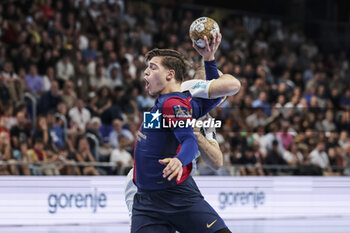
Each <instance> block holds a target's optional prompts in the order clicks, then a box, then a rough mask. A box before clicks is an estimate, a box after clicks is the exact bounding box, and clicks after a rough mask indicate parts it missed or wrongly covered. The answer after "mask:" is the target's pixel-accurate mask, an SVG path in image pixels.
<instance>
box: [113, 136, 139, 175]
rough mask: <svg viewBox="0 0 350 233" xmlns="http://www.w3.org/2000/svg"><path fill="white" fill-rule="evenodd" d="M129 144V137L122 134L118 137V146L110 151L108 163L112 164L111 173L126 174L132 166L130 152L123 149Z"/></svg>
mask: <svg viewBox="0 0 350 233" xmlns="http://www.w3.org/2000/svg"><path fill="white" fill-rule="evenodd" d="M128 144H129V139H128V138H127V137H126V136H124V135H122V134H121V135H119V137H118V148H115V149H114V150H113V151H112V154H111V157H110V160H109V161H110V163H111V164H112V165H114V167H112V169H113V171H112V173H113V174H115V175H126V174H128V172H129V170H130V169H131V168H132V166H133V159H132V156H131V154H130V153H129V152H128V151H126V150H125V147H126V146H127V145H128Z"/></svg>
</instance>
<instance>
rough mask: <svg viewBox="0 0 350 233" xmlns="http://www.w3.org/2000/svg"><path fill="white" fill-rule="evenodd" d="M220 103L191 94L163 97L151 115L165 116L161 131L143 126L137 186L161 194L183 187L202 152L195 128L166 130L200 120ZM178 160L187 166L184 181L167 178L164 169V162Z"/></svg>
mask: <svg viewBox="0 0 350 233" xmlns="http://www.w3.org/2000/svg"><path fill="white" fill-rule="evenodd" d="M220 100H221V98H219V99H213V100H211V99H201V98H192V96H191V94H190V92H173V93H169V94H165V95H161V96H159V97H158V98H157V99H156V101H155V105H154V106H153V108H152V110H151V111H150V112H151V113H159V114H161V127H160V128H158V129H148V128H146V127H145V126H144V124H142V125H141V128H140V130H139V133H138V136H137V142H136V145H135V151H134V159H135V169H134V182H135V184H136V186H137V187H138V188H141V189H145V190H159V189H164V188H167V187H171V186H174V185H176V184H179V183H182V182H183V181H184V180H186V179H187V178H188V176H189V175H190V174H191V171H192V160H193V158H194V156H195V154H196V153H197V151H198V146H197V141H196V139H195V137H194V135H193V129H192V127H182V128H179V127H176V126H173V127H167V128H165V127H163V122H164V123H165V124H166V125H168V126H171V124H176V122H180V121H184V120H187V119H189V120H191V119H192V116H193V118H196V119H198V118H199V117H201V116H203V115H205V114H206V113H207V112H209V111H210V110H211V109H212V108H214V107H215V106H216V105H217V104H218V103H219V102H220ZM171 157H177V158H178V159H179V160H180V161H181V162H182V164H183V166H184V167H183V175H182V178H181V180H180V181H176V180H175V179H173V180H172V181H168V180H167V179H166V178H163V169H164V165H162V164H160V163H159V160H160V159H164V158H171Z"/></svg>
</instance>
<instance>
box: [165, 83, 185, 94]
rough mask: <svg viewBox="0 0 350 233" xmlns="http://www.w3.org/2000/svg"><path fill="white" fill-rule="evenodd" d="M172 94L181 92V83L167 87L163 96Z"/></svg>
mask: <svg viewBox="0 0 350 233" xmlns="http://www.w3.org/2000/svg"><path fill="white" fill-rule="evenodd" d="M172 92H181V83H174V84H171V85H168V86H166V87H165V88H164V89H163V90H162V91H161V93H160V94H161V95H165V94H169V93H172Z"/></svg>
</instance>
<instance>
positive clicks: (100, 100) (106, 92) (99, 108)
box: [89, 86, 112, 116]
mask: <svg viewBox="0 0 350 233" xmlns="http://www.w3.org/2000/svg"><path fill="white" fill-rule="evenodd" d="M111 106H112V93H111V90H110V89H109V87H107V86H104V87H102V88H101V89H99V90H98V92H97V95H96V96H94V97H93V98H92V100H91V101H90V104H89V108H90V110H91V111H92V112H93V115H96V116H100V115H101V114H102V113H103V112H104V111H105V110H107V109H108V108H109V107H111Z"/></svg>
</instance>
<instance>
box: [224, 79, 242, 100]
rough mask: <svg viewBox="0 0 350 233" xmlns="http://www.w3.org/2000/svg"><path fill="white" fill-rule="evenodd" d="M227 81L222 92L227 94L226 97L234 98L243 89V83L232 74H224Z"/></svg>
mask: <svg viewBox="0 0 350 233" xmlns="http://www.w3.org/2000/svg"><path fill="white" fill-rule="evenodd" d="M221 78H223V79H224V80H225V81H224V82H223V84H224V85H222V86H221V87H222V89H221V91H222V92H223V93H225V96H232V95H235V94H237V93H238V92H239V90H240V89H241V82H240V81H239V80H238V79H236V78H235V77H233V76H232V75H230V74H224V75H222V77H221Z"/></svg>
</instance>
